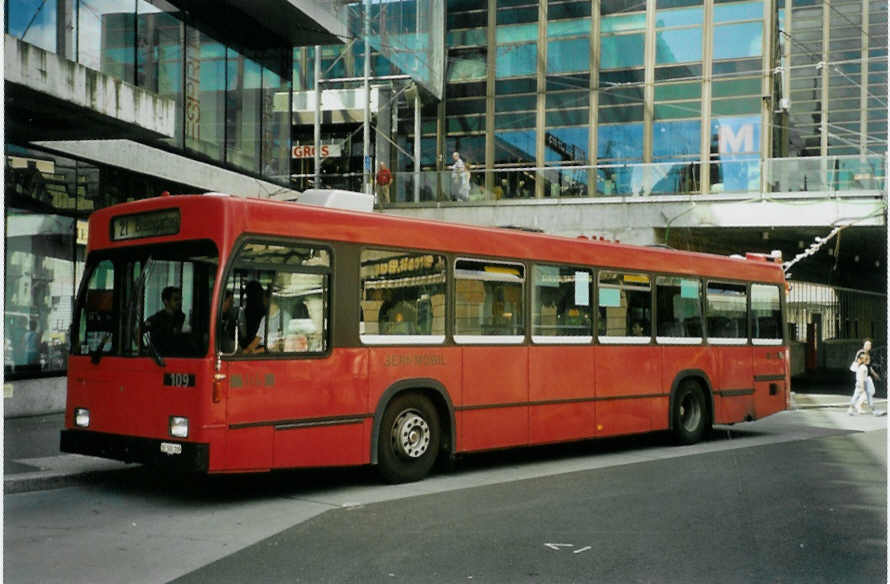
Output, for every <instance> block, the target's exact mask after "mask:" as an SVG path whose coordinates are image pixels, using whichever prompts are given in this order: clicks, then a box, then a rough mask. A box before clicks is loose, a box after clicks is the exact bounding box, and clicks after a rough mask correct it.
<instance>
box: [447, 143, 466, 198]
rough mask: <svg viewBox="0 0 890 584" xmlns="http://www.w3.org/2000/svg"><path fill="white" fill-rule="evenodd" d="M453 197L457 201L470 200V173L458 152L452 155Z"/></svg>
mask: <svg viewBox="0 0 890 584" xmlns="http://www.w3.org/2000/svg"><path fill="white" fill-rule="evenodd" d="M451 158H452V160H454V164H452V165H451V196H452V197H453V198H454V200H455V201H469V200H470V171H469V170H467V165H466V164H465V163H464V161H463V159H462V158H461V157H460V154H458V153H457V152H455V153H453V154H452V155H451Z"/></svg>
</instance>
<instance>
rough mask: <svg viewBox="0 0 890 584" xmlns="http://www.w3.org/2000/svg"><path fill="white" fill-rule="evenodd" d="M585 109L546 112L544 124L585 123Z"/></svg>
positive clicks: (571, 124) (574, 124)
mask: <svg viewBox="0 0 890 584" xmlns="http://www.w3.org/2000/svg"><path fill="white" fill-rule="evenodd" d="M587 114H588V112H587V109H577V110H558V111H550V112H547V116H546V124H547V127H548V128H549V127H551V126H577V125H580V124H586V123H587Z"/></svg>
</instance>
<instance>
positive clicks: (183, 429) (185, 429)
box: [170, 416, 189, 438]
mask: <svg viewBox="0 0 890 584" xmlns="http://www.w3.org/2000/svg"><path fill="white" fill-rule="evenodd" d="M170 435H171V436H173V437H174V438H188V437H189V419H188V418H184V417H182V416H170Z"/></svg>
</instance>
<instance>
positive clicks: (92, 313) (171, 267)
mask: <svg viewBox="0 0 890 584" xmlns="http://www.w3.org/2000/svg"><path fill="white" fill-rule="evenodd" d="M218 263H219V254H218V252H217V250H216V246H215V245H214V244H213V243H212V242H210V241H192V242H182V243H175V244H163V245H154V246H139V247H127V248H120V249H115V250H102V251H97V252H95V253H92V254H90V257H89V258H88V260H87V266H86V272H85V274H84V282H85V283H84V284H83V285H82V288H81V291H80V294H79V295H78V299H77V307H76V309H75V315H74V323H73V326H74V329H73V330H74V333H75V334H74V335H73V336H72V346H71V350H72V353H73V354H74V355H91V356H92V357H93V359H94V360H98V359H101V357H102V356H103V355H116V356H124V357H143V356H149V357H153V358H155V360H156V361H158V363H159V364H162V363H163V361H162V358H163V357H202V356H204V355H206V353H207V347H208V341H209V333H210V304H211V298H212V295H213V282H214V279H215V277H216V270H217V267H218Z"/></svg>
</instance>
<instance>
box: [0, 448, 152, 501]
mask: <svg viewBox="0 0 890 584" xmlns="http://www.w3.org/2000/svg"><path fill="white" fill-rule="evenodd" d="M44 461H46V462H44ZM15 462H22V463H24V464H29V465H31V466H35V467H36V468H37V469H39V470H34V471H30V472H13V473H6V472H4V474H3V492H4V494H14V493H28V492H32V491H44V490H50V489H63V488H65V487H70V486H75V485H86V484H90V483H95V482H99V481H100V480H107V479H108V478H113V477H114V476H116V475H124V474H126V473H130V472H132V471H134V470H136V469H139V468H142V465H140V464H125V463H122V462H116V461H109V460H104V459H96V458H93V457H87V456H81V455H78V454H65V455H60V456H55V457H50V458H45V459H24V460H22V461H15Z"/></svg>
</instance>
